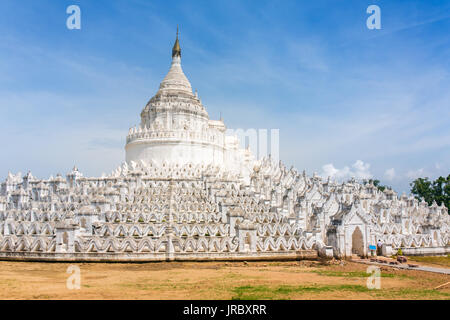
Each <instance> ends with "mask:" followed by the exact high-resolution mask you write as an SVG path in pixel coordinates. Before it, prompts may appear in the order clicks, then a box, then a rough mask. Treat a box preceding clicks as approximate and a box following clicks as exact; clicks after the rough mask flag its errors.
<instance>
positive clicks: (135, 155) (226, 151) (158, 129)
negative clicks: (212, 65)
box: [125, 31, 253, 171]
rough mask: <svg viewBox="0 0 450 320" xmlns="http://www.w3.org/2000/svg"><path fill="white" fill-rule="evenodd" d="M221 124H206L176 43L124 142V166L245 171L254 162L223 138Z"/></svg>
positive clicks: (233, 140) (229, 138)
mask: <svg viewBox="0 0 450 320" xmlns="http://www.w3.org/2000/svg"><path fill="white" fill-rule="evenodd" d="M225 130H226V127H225V124H224V123H223V121H222V119H220V120H211V119H210V118H209V115H208V113H207V111H206V109H205V107H204V106H203V105H202V102H201V100H200V99H199V97H198V95H197V93H193V92H192V87H191V84H190V82H189V80H188V79H187V77H186V76H185V74H184V73H183V69H182V68H181V49H180V42H179V39H178V31H177V38H176V40H175V44H174V46H173V49H172V65H171V67H170V70H169V72H168V73H167V75H166V76H165V78H164V79H163V80H162V82H161V84H160V86H159V90H158V92H157V93H156V94H155V95H154V96H153V97H152V98H151V99H150V101H149V102H148V103H147V105H146V106H145V108H144V109H143V110H142V112H141V123H140V125H139V126H138V127H135V128H131V129H130V131H129V134H128V136H127V143H126V146H125V150H126V161H127V163H128V164H131V163H132V162H135V163H139V162H142V161H143V162H145V163H155V164H156V165H162V164H163V163H166V164H167V165H170V166H172V165H174V164H178V165H180V166H182V165H185V164H193V165H197V164H203V165H216V166H220V167H221V168H222V169H227V170H231V171H242V170H244V171H245V170H246V168H247V167H249V166H250V164H251V162H252V160H253V157H252V156H251V154H250V152H249V151H248V150H244V149H240V148H239V141H238V139H237V137H235V136H226V135H225Z"/></svg>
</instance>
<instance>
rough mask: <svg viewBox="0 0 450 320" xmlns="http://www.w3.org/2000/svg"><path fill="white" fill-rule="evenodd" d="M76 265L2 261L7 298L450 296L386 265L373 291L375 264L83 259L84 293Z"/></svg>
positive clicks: (427, 280)
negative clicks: (73, 273) (74, 278)
mask: <svg viewBox="0 0 450 320" xmlns="http://www.w3.org/2000/svg"><path fill="white" fill-rule="evenodd" d="M71 265H72V264H69V263H39V262H8V261H0V299H417V298H420V299H450V288H449V286H446V287H444V288H441V289H439V290H434V289H433V288H435V287H437V286H438V285H440V284H443V283H446V282H448V281H450V276H448V275H443V274H433V273H427V272H421V271H407V270H395V269H393V268H390V267H382V268H381V273H382V277H381V288H380V289H379V290H377V289H374V290H369V289H367V286H366V283H367V277H368V276H369V275H368V274H366V270H367V266H366V265H362V264H357V263H352V262H347V261H346V262H343V263H339V262H336V264H329V263H328V264H327V263H320V262H316V261H300V262H248V263H244V262H232V263H231V262H228V263H226V262H198V263H196V262H186V263H182V262H160V263H143V264H122V263H120V264H119V263H117V264H116V263H109V264H107V263H77V264H73V265H76V266H78V267H79V268H80V272H81V273H80V279H81V287H80V289H78V290H77V289H72V290H69V289H68V288H67V285H66V282H67V279H68V277H69V276H70V274H68V273H67V268H68V267H69V266H71Z"/></svg>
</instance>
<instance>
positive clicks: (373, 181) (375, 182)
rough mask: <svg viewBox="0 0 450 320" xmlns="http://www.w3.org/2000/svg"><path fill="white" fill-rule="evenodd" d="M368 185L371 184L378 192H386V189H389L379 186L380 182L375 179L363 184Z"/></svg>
mask: <svg viewBox="0 0 450 320" xmlns="http://www.w3.org/2000/svg"><path fill="white" fill-rule="evenodd" d="M368 183H372V184H373V185H374V186H375V187H377V189H378V190H380V191H381V192H383V191H384V190H386V188H388V189H391V188H390V187H388V186H383V185H381V184H380V180H377V179H369V180H366V181H364V184H368Z"/></svg>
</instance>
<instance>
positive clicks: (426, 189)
mask: <svg viewBox="0 0 450 320" xmlns="http://www.w3.org/2000/svg"><path fill="white" fill-rule="evenodd" d="M410 185H411V193H412V194H413V195H415V197H416V199H418V200H421V199H422V198H423V199H424V200H425V201H426V202H427V203H428V204H429V205H431V204H432V203H433V201H436V203H437V204H438V205H441V204H442V203H443V204H444V205H445V206H446V207H447V208H449V206H450V174H449V175H448V176H447V178H444V177H439V178H437V179H436V180H434V181H430V180H429V178H428V177H426V178H417V179H416V180H414V181H413V182H411V183H410Z"/></svg>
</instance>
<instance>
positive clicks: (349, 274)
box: [310, 270, 415, 279]
mask: <svg viewBox="0 0 450 320" xmlns="http://www.w3.org/2000/svg"><path fill="white" fill-rule="evenodd" d="M310 272H313V273H316V274H319V275H321V276H327V277H343V278H367V277H369V276H370V273H366V272H365V271H333V270H311V271H310ZM381 277H382V278H402V279H414V278H415V277H411V276H407V275H405V274H393V273H386V272H381Z"/></svg>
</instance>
